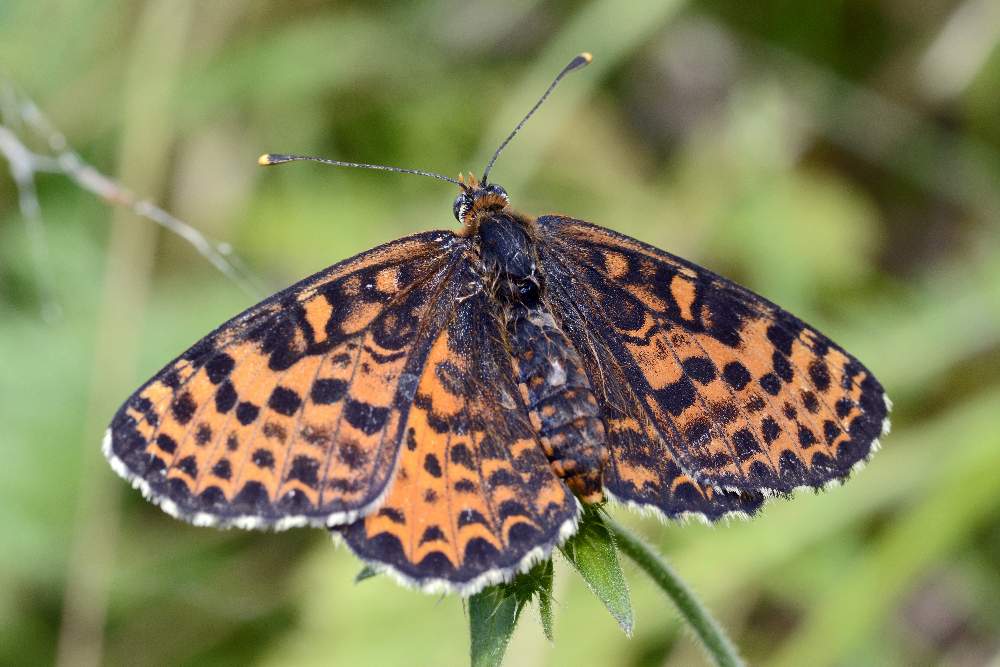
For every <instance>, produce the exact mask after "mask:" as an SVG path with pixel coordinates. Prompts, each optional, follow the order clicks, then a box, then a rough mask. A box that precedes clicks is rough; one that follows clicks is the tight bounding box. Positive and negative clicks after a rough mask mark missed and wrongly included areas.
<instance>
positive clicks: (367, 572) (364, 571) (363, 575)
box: [354, 565, 378, 584]
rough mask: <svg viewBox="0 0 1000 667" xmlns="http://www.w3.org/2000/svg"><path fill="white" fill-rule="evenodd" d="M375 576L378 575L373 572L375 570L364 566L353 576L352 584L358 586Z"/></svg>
mask: <svg viewBox="0 0 1000 667" xmlns="http://www.w3.org/2000/svg"><path fill="white" fill-rule="evenodd" d="M376 575H378V572H376V571H375V568H373V567H371V566H369V565H365V566H364V567H363V568H361V571H360V572H358V573H357V574H356V575H355V576H354V583H356V584H360V583H361V582H362V581H364V580H365V579H371V578H372V577H374V576H376Z"/></svg>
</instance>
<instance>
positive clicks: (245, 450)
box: [105, 232, 464, 528]
mask: <svg viewBox="0 0 1000 667" xmlns="http://www.w3.org/2000/svg"><path fill="white" fill-rule="evenodd" d="M463 254H464V242H463V241H461V240H460V239H457V238H456V237H455V236H454V235H453V234H451V233H448V232H428V233H424V234H418V235H416V236H412V237H408V238H404V239H400V240H398V241H395V242H393V243H389V244H386V245H384V246H381V247H379V248H375V249H373V250H370V251H368V252H366V253H363V254H361V255H359V256H357V257H355V258H352V259H349V260H346V261H344V262H341V263H340V264H337V265H334V266H332V267H330V268H329V269H326V270H324V271H322V272H320V273H318V274H316V275H314V276H311V277H309V278H306V279H305V280H303V281H302V282H300V283H298V284H296V285H293V286H292V287H289V288H288V289H286V290H284V291H282V292H279V293H278V294H276V295H274V296H273V297H271V298H269V299H268V300H266V301H264V302H262V303H260V304H258V305H257V306H254V307H253V308H251V309H249V310H247V311H246V312H244V313H242V314H241V315H238V316H237V317H235V318H233V319H232V320H230V321H229V322H227V323H226V324H224V325H222V326H221V327H219V328H218V329H217V330H216V331H214V332H213V333H211V334H210V335H208V336H207V337H206V338H204V339H203V340H201V341H200V342H198V343H197V344H196V345H194V346H193V347H192V348H191V349H190V350H188V351H187V352H185V353H184V354H183V355H181V356H180V357H179V358H178V359H176V360H175V361H173V362H171V363H170V364H169V365H167V367H166V368H164V369H163V370H162V371H160V372H159V373H158V374H157V375H156V376H155V377H154V378H153V379H152V380H150V381H149V382H148V383H146V385H144V386H143V387H142V388H141V389H139V391H138V392H136V394H135V395H133V396H132V397H131V398H130V399H129V400H128V401H127V402H126V403H125V405H123V406H122V408H121V409H120V410H119V412H118V413H117V415H116V416H115V418H114V420H113V422H112V425H111V428H110V429H109V430H108V434H107V436H106V440H105V453H106V455H107V456H108V458H109V459H110V460H111V463H112V466H113V467H114V468H115V470H116V471H117V472H118V473H119V474H121V475H122V476H124V477H125V478H126V479H129V480H130V481H131V482H132V483H133V484H134V485H135V486H137V487H139V488H141V489H142V490H143V492H144V494H145V495H146V496H147V497H149V498H151V499H152V500H154V501H155V502H157V503H158V504H160V505H161V507H163V508H164V509H165V510H167V511H168V512H170V513H171V514H174V515H176V516H178V517H180V518H183V519H186V520H189V521H193V522H195V523H199V524H220V525H241V526H244V527H279V528H280V527H287V526H291V525H301V524H312V525H330V524H335V523H342V522H344V521H350V520H353V518H354V517H356V516H359V515H361V514H364V513H365V512H367V511H370V510H371V509H372V508H373V507H374V506H375V505H376V504H377V502H378V501H379V499H380V497H381V496H382V495H383V494H384V493H385V491H386V487H387V485H388V483H389V480H390V479H391V475H392V472H393V470H394V468H395V461H396V455H397V453H398V450H399V443H400V438H401V435H402V433H403V428H402V425H403V424H404V423H405V421H406V419H407V414H408V412H409V410H410V405H411V403H412V401H413V396H414V391H415V388H416V384H417V379H418V378H419V376H420V373H421V370H422V368H423V362H424V359H425V358H426V356H427V354H428V352H429V350H430V348H431V345H432V344H433V342H434V340H435V339H436V338H437V336H438V333H439V332H440V330H441V329H442V328H443V327H444V326H445V325H446V323H447V319H448V316H449V312H450V308H451V305H450V304H451V303H452V301H453V299H454V296H455V290H456V289H457V287H458V284H459V283H458V281H457V280H455V274H454V271H455V268H456V266H457V264H458V263H459V261H460V260H461V257H462V256H463Z"/></svg>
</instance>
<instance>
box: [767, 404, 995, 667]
mask: <svg viewBox="0 0 1000 667" xmlns="http://www.w3.org/2000/svg"><path fill="white" fill-rule="evenodd" d="M985 393H986V392H984V394H985ZM990 394H991V396H990V399H989V400H988V402H984V403H982V404H981V405H982V406H983V407H986V406H989V407H987V411H984V412H981V413H979V414H978V417H979V422H978V423H976V422H972V423H971V424H970V428H971V432H972V433H978V436H977V437H974V438H972V439H970V440H969V441H968V444H966V445H965V446H963V447H961V448H957V447H956V446H955V445H956V440H955V439H952V440H951V441H949V442H948V447H947V454H946V455H944V451H943V450H944V448H941V449H942V454H943V455H942V456H941V457H940V459H939V461H938V462H937V463H936V465H935V466H934V469H933V479H930V478H925V479H928V482H927V483H926V484H925V485H924V486H923V487H922V489H921V490H920V492H919V493H918V494H917V495H916V497H915V498H914V501H913V502H912V504H910V505H908V506H907V507H906V508H905V510H904V511H903V512H901V513H900V514H899V515H898V516H896V517H895V518H894V519H893V522H892V523H891V524H890V525H888V526H887V527H886V530H885V532H884V534H883V535H882V536H881V537H880V539H878V540H875V541H873V543H872V544H871V545H870V547H868V548H867V549H866V550H865V551H864V552H863V553H862V554H860V556H859V558H858V559H857V560H856V562H854V563H851V564H850V565H849V567H850V573H851V576H850V577H846V578H839V579H837V580H836V582H835V584H832V585H831V586H830V587H829V590H827V591H825V592H824V593H823V594H822V595H821V596H819V599H818V603H817V604H816V606H815V607H813V608H812V609H811V610H809V611H808V612H807V613H806V615H805V618H804V619H803V621H802V623H801V625H800V627H799V629H798V631H797V632H796V633H795V634H794V635H792V636H791V638H790V639H789V641H788V643H787V644H785V646H783V647H782V649H781V651H780V652H779V654H778V655H777V656H775V658H774V659H773V661H772V663H771V664H774V665H780V666H786V665H787V666H792V665H804V664H816V662H817V661H820V662H843V661H849V659H850V657H849V656H850V655H851V651H852V650H854V649H857V648H858V647H859V646H860V645H862V643H863V641H864V640H865V639H866V638H870V637H874V638H876V640H875V641H877V637H878V636H879V633H880V632H881V630H882V628H883V627H884V625H885V623H886V622H887V620H889V619H891V618H892V612H893V609H894V608H895V605H897V604H898V603H899V600H900V598H901V597H902V596H903V595H904V594H905V592H906V591H907V590H908V589H912V587H913V586H914V582H918V581H920V580H921V577H922V576H923V575H925V574H926V573H927V571H928V570H930V569H931V568H933V567H934V566H935V565H937V564H938V563H941V562H945V560H946V559H947V558H948V557H949V554H952V553H954V552H956V551H957V550H958V549H959V548H960V547H961V546H962V545H964V544H965V543H967V542H968V541H970V540H973V539H974V538H975V535H976V532H977V531H978V530H979V529H980V527H981V526H983V525H984V524H985V523H986V522H987V521H989V520H995V517H996V516H997V515H998V513H1000V507H998V505H997V503H996V498H997V496H998V495H1000V476H998V475H997V472H996V471H997V469H998V468H1000V436H998V435H997V432H996V430H995V421H996V414H997V412H996V409H997V407H996V406H998V405H1000V400H997V396H998V392H997V391H996V390H994V391H993V392H990ZM973 414H975V413H973ZM942 442H943V441H942ZM959 442H960V441H959ZM845 565H847V564H845Z"/></svg>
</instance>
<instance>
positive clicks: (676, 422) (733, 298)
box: [539, 216, 887, 492]
mask: <svg viewBox="0 0 1000 667" xmlns="http://www.w3.org/2000/svg"><path fill="white" fill-rule="evenodd" d="M539 227H540V229H542V230H543V232H544V238H545V239H546V241H545V246H546V247H547V248H548V250H547V252H548V253H549V256H550V258H551V262H552V263H553V265H556V266H561V267H562V270H563V271H564V272H565V274H566V275H571V276H572V280H573V281H574V284H575V288H576V289H577V294H578V296H579V298H580V300H581V303H583V304H584V305H585V307H589V312H590V313H591V317H592V321H591V322H590V324H591V326H592V327H593V334H594V336H595V337H597V338H599V339H600V340H601V341H602V342H603V343H604V344H606V345H608V346H609V348H610V349H611V350H612V353H613V354H615V355H616V356H617V357H618V358H619V360H620V361H621V363H622V364H623V365H624V366H625V373H626V375H627V376H628V379H629V381H630V382H631V383H632V385H633V387H634V388H635V390H636V393H637V396H636V399H637V400H638V401H639V403H640V404H641V405H642V407H643V411H644V413H645V414H646V415H648V417H649V418H650V420H651V421H652V423H653V425H654V426H655V429H656V432H657V433H658V434H659V435H660V437H661V438H662V439H663V441H664V442H665V443H666V444H667V446H668V447H669V448H670V450H671V453H672V455H673V456H674V457H675V458H676V460H677V462H678V464H679V465H680V466H681V468H682V469H683V470H684V471H685V472H686V473H688V474H689V475H691V476H693V477H695V478H696V479H698V480H699V481H701V482H703V483H706V484H710V485H712V486H716V487H720V488H726V489H734V490H740V491H755V490H765V491H777V492H785V491H789V490H791V489H793V488H796V487H799V486H810V487H821V486H823V485H825V484H827V483H829V482H831V481H836V480H839V479H842V478H843V477H845V476H846V475H847V474H849V472H850V471H851V469H852V468H853V467H854V466H855V465H857V464H858V463H860V462H863V461H864V460H866V459H867V458H868V457H869V456H870V454H871V453H872V452H873V451H874V449H875V447H876V446H877V438H878V437H879V436H880V435H881V434H882V432H883V429H884V428H885V425H887V421H886V415H887V402H886V399H885V396H884V392H883V391H882V388H881V386H880V385H879V383H878V381H877V380H875V378H874V376H872V374H871V372H870V371H868V370H867V369H866V368H865V367H864V366H862V365H861V364H860V363H859V362H858V361H857V360H856V359H854V358H853V357H851V356H850V355H848V354H847V353H846V352H844V351H843V350H842V349H841V348H840V347H838V346H837V345H835V344H834V343H832V342H831V341H830V340H829V339H828V338H826V337H825V336H823V335H822V334H820V333H819V332H818V331H816V330H815V329H813V328H811V327H809V326H808V325H805V324H804V323H802V322H801V321H800V320H798V319H797V318H795V317H794V316H792V315H790V314H789V313H787V312H785V311H783V310H781V309H780V308H779V307H777V306H775V305H774V304H772V303H770V302H769V301H767V300H765V299H763V298H762V297H760V296H757V295H756V294H753V293H752V292H750V291H749V290H746V289H744V288H741V287H739V286H737V285H735V284H734V283H732V282H730V281H728V280H726V279H724V278H721V277H720V276H717V275H715V274H713V273H711V272H709V271H706V270H705V269H702V268H700V267H697V266H695V265H693V264H690V263H688V262H685V261H684V260H681V259H679V258H677V257H674V256H673V255H670V254H669V253H666V252H663V251H661V250H658V249H656V248H653V247H651V246H648V245H645V244H642V243H640V242H639V241H636V240H634V239H630V238H629V237H626V236H622V235H620V234H615V233H614V232H611V231H609V230H606V229H603V228H601V227H597V226H595V225H590V224H588V223H584V222H581V221H576V220H571V219H567V218H559V217H556V216H547V217H543V218H540V219H539Z"/></svg>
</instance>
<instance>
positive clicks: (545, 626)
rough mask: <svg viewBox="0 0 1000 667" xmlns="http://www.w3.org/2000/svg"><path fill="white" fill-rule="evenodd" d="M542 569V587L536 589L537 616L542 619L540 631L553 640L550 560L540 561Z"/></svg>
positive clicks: (551, 570) (551, 569) (551, 571)
mask: <svg viewBox="0 0 1000 667" xmlns="http://www.w3.org/2000/svg"><path fill="white" fill-rule="evenodd" d="M542 567H543V571H542V577H541V583H542V585H543V588H541V589H539V591H538V616H539V618H540V619H541V621H542V632H544V633H545V638H546V639H548V640H549V641H550V642H551V641H554V640H555V635H554V634H553V632H552V624H553V620H552V579H553V576H552V575H553V568H552V560H551V559H550V560H547V561H545V562H544V563H542Z"/></svg>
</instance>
